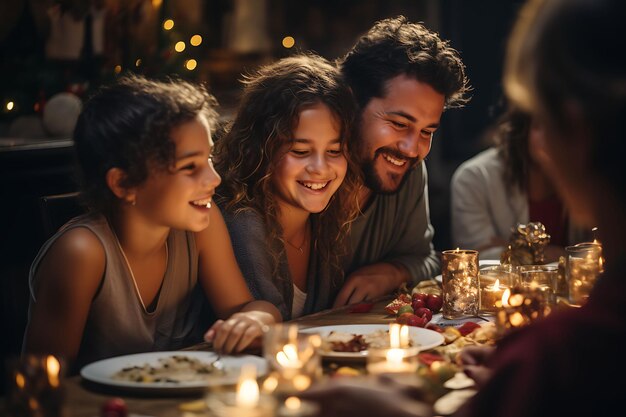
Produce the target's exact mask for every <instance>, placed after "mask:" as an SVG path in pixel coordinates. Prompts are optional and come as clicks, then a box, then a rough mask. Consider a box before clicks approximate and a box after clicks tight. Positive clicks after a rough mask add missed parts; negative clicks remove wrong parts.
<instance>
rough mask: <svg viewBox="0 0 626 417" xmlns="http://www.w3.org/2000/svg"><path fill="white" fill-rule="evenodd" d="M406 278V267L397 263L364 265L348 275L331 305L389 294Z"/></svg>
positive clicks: (335, 305)
mask: <svg viewBox="0 0 626 417" xmlns="http://www.w3.org/2000/svg"><path fill="white" fill-rule="evenodd" d="M408 278H409V274H408V272H407V271H406V269H404V268H403V267H401V266H398V265H393V264H390V263H377V264H372V265H367V266H364V267H362V268H359V269H357V270H356V271H354V272H353V273H351V274H350V275H349V276H348V278H347V279H346V282H345V283H344V285H343V287H342V288H341V290H340V291H339V294H337V298H336V299H335V304H334V306H333V307H341V306H344V305H348V304H354V303H360V302H361V301H365V300H372V299H374V298H376V297H380V296H381V295H385V294H389V293H391V292H392V291H393V290H395V289H396V288H398V287H399V286H400V285H401V284H402V283H403V282H405V281H407V280H408Z"/></svg>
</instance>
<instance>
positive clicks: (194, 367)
mask: <svg viewBox="0 0 626 417" xmlns="http://www.w3.org/2000/svg"><path fill="white" fill-rule="evenodd" d="M224 374H225V371H224V369H223V367H222V364H221V362H219V360H217V359H216V360H213V361H212V362H203V361H201V360H199V359H196V358H191V357H188V356H185V355H172V356H168V357H164V358H160V359H159V365H150V364H148V363H145V364H143V365H141V366H129V367H127V368H123V369H121V370H120V371H118V372H116V373H115V374H113V376H112V378H113V379H116V380H121V381H132V382H140V383H154V382H170V383H172V382H173V383H180V382H193V381H202V380H206V379H207V378H210V377H212V376H215V375H224Z"/></svg>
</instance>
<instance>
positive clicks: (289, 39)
mask: <svg viewBox="0 0 626 417" xmlns="http://www.w3.org/2000/svg"><path fill="white" fill-rule="evenodd" d="M295 44H296V40H295V39H294V38H293V36H285V37H284V38H283V46H284V47H285V48H287V49H289V48H293V46H294V45H295Z"/></svg>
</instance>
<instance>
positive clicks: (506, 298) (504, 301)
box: [502, 288, 511, 306]
mask: <svg viewBox="0 0 626 417" xmlns="http://www.w3.org/2000/svg"><path fill="white" fill-rule="evenodd" d="M510 296H511V290H509V289H508V288H507V289H506V290H504V293H503V294H502V305H503V306H508V305H509V297H510Z"/></svg>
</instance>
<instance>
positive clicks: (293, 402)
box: [285, 397, 301, 410]
mask: <svg viewBox="0 0 626 417" xmlns="http://www.w3.org/2000/svg"><path fill="white" fill-rule="evenodd" d="M300 404H301V401H300V398H298V397H289V398H287V399H286V400H285V407H286V408H288V409H289V410H297V409H299V408H300Z"/></svg>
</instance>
